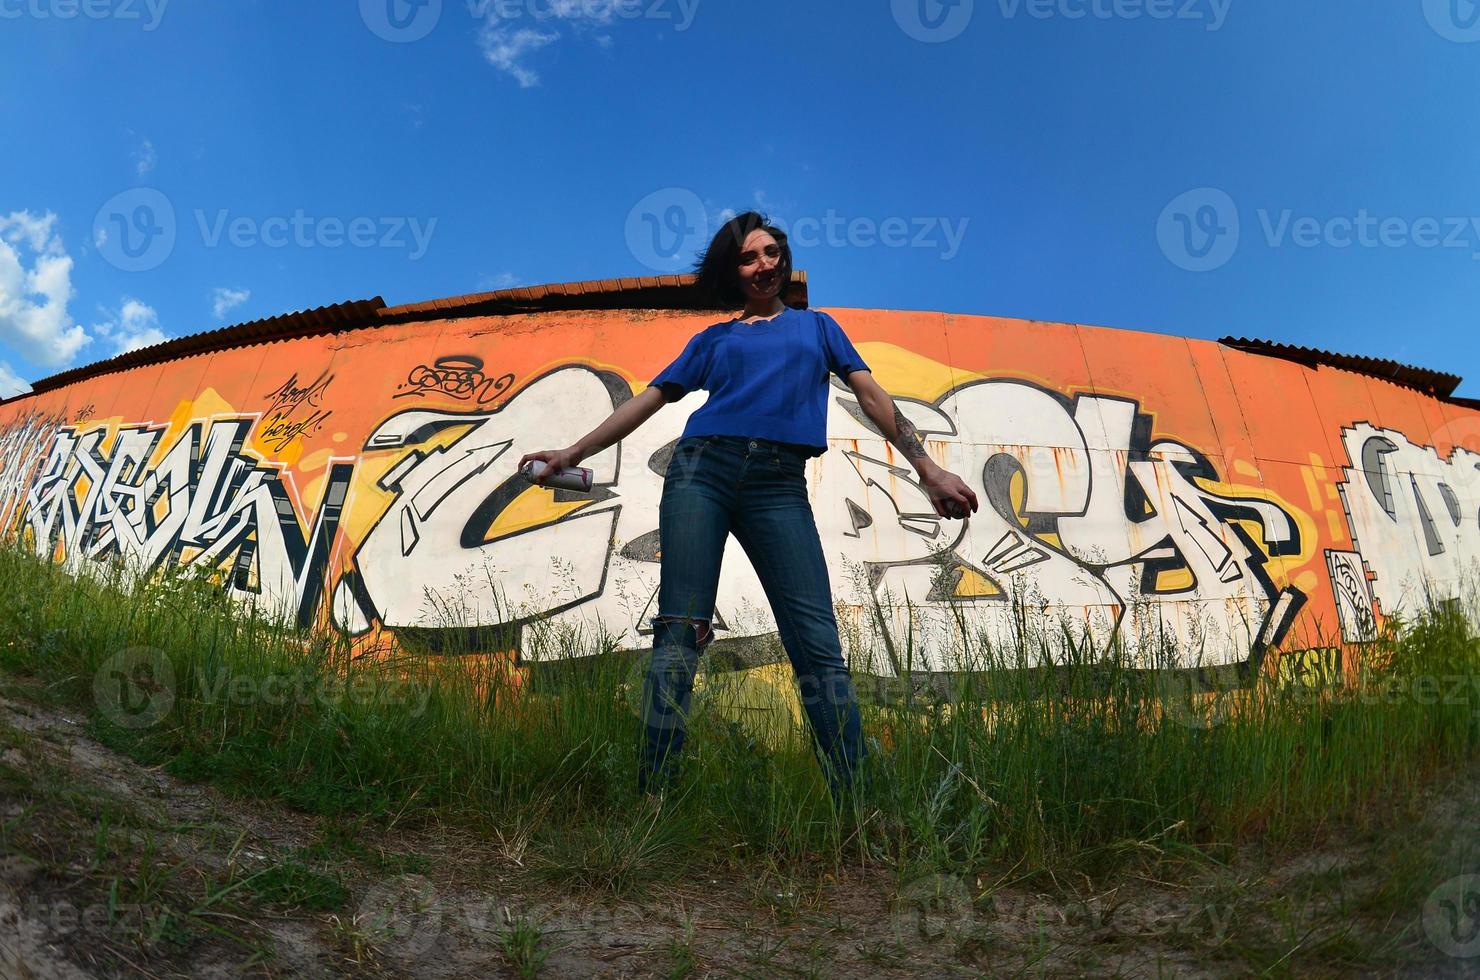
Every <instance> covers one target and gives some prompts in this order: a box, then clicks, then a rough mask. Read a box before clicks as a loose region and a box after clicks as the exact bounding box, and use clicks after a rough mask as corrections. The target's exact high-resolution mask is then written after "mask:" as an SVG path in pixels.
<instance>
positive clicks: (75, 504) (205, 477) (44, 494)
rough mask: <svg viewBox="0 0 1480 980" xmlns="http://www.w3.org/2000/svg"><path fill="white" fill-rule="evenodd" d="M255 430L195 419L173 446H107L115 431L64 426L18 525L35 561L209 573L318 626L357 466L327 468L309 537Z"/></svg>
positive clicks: (155, 430) (122, 431)
mask: <svg viewBox="0 0 1480 980" xmlns="http://www.w3.org/2000/svg"><path fill="white" fill-rule="evenodd" d="M256 422H257V418H256V417H255V416H245V417H226V418H217V419H212V420H210V421H209V422H200V421H198V422H192V423H191V424H190V425H188V426H187V427H186V428H185V430H184V432H182V433H181V434H180V436H179V437H178V438H177V439H176V440H175V442H174V443H173V444H172V445H170V446H168V447H164V446H162V445H161V439H162V438H163V436H164V433H165V430H166V427H165V426H160V425H147V424H145V425H133V426H123V427H120V428H119V429H117V431H116V432H114V433H112V436H113V438H112V440H111V442H110V443H109V444H108V446H107V448H104V443H105V440H106V437H107V436H109V435H110V433H109V431H108V430H107V429H103V428H99V429H94V430H92V431H88V432H79V431H78V429H77V428H76V427H73V426H63V427H62V428H60V429H58V430H57V431H56V434H55V438H54V439H53V440H52V441H51V443H50V445H49V448H48V450H47V453H46V458H45V462H44V463H43V464H42V465H41V467H40V468H39V470H38V472H37V473H36V476H35V479H34V481H33V482H32V483H31V486H30V488H29V489H28V491H27V493H26V502H25V510H24V512H23V514H22V518H21V519H22V520H23V521H24V522H25V525H26V527H27V529H28V530H29V532H30V534H31V536H32V541H33V543H34V546H35V548H36V550H37V552H38V553H39V554H41V555H45V556H52V557H56V558H59V559H60V560H62V561H66V562H80V561H84V560H93V561H101V560H105V559H118V560H121V561H123V562H124V564H125V565H126V566H127V567H128V568H130V569H131V570H133V571H135V572H138V573H148V572H151V571H153V570H155V569H159V568H162V567H166V566H174V565H185V566H190V567H193V568H202V569H207V570H210V571H212V572H215V573H217V574H219V575H220V576H221V578H222V580H223V585H224V586H225V587H226V588H227V589H228V590H229V591H232V592H237V593H242V594H250V595H255V596H257V597H259V598H260V599H262V600H263V601H264V602H266V603H267V608H266V609H265V610H264V611H267V612H272V611H275V612H278V613H280V614H282V615H285V616H288V617H291V618H293V619H295V620H296V621H297V622H298V623H300V624H304V625H306V624H308V623H310V622H312V620H313V617H314V614H315V611H316V610H317V608H318V606H319V603H320V602H321V601H322V597H323V594H324V590H325V587H326V583H325V577H326V575H327V572H328V569H327V563H328V558H329V553H330V550H331V547H332V545H333V541H334V537H335V535H336V534H337V533H338V529H339V520H340V515H341V512H342V510H343V508H344V502H345V498H346V496H347V495H348V492H349V487H350V482H351V479H352V477H353V474H354V465H355V464H354V462H353V461H349V460H333V461H330V463H329V467H328V472H327V475H326V479H325V488H324V496H323V500H322V501H321V503H320V504H319V509H318V512H317V513H316V514H314V515H313V517H312V519H311V520H310V521H309V523H308V526H307V528H306V529H305V527H304V525H303V524H302V522H301V521H300V518H299V515H300V513H301V512H302V511H303V507H302V506H301V504H300V502H299V500H298V495H297V492H296V490H295V488H294V486H293V483H292V480H291V477H290V475H289V474H287V473H285V472H283V468H282V466H281V464H274V463H272V462H270V461H267V460H264V459H261V458H260V457H258V456H256V455H255V454H254V453H252V452H250V451H249V450H247V449H246V448H245V447H246V443H247V440H248V437H249V436H250V434H251V430H252V427H253V425H254V424H256ZM160 450H164V451H163V455H162V456H159V459H158V462H157V463H151V460H153V459H155V457H156V455H157V454H158V453H159V451H160Z"/></svg>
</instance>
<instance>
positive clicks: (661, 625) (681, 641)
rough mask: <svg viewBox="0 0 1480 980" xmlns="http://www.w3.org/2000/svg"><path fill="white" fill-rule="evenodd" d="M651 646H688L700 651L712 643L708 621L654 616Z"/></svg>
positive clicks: (695, 618) (696, 618) (692, 617)
mask: <svg viewBox="0 0 1480 980" xmlns="http://www.w3.org/2000/svg"><path fill="white" fill-rule="evenodd" d="M652 623H653V646H654V647H655V648H656V647H658V646H663V645H673V646H689V647H692V648H693V649H695V650H699V651H702V650H703V649H704V648H705V647H707V646H708V645H709V644H711V643H713V642H714V630H713V629H712V628H711V627H710V624H709V620H707V619H701V618H699V617H694V616H654V617H653V620H652Z"/></svg>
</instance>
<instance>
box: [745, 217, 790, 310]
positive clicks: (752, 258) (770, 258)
mask: <svg viewBox="0 0 1480 980" xmlns="http://www.w3.org/2000/svg"><path fill="white" fill-rule="evenodd" d="M780 265H781V246H780V245H778V244H777V243H776V239H775V238H774V237H772V235H771V233H770V232H768V231H763V230H761V229H760V228H757V229H756V230H755V231H753V232H751V233H750V235H749V236H748V237H746V239H745V244H744V245H742V246H740V291H741V292H742V293H744V294H745V298H746V300H747V301H750V300H764V299H769V298H770V297H772V296H775V295H777V294H778V293H780V292H781V286H782V283H781V275H780V273H779V271H778V270H779V267H780Z"/></svg>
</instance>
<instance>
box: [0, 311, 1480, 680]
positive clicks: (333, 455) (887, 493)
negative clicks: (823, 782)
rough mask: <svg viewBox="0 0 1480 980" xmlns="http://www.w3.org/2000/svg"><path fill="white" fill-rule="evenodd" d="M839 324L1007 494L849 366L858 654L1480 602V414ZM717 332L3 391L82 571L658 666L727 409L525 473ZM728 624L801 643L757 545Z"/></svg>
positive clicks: (617, 333)
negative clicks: (535, 640)
mask: <svg viewBox="0 0 1480 980" xmlns="http://www.w3.org/2000/svg"><path fill="white" fill-rule="evenodd" d="M829 312H831V313H832V314H833V315H834V316H836V317H837V319H838V321H839V322H840V323H841V324H842V325H843V327H844V329H845V330H846V331H847V332H848V334H849V336H850V338H851V339H852V340H853V341H854V343H855V345H856V346H857V347H858V349H859V351H860V353H862V354H863V356H864V357H865V359H866V360H867V361H868V362H869V364H870V366H871V367H872V368H873V371H874V375H875V377H876V378H877V379H878V381H879V382H880V383H881V384H882V385H883V386H884V387H885V388H886V389H887V390H888V391H889V392H890V393H891V394H893V395H894V396H895V399H896V401H897V402H898V404H899V405H900V407H901V409H902V410H903V411H904V413H905V414H906V415H908V416H909V417H910V418H911V420H912V421H913V422H914V423H915V425H916V426H917V427H918V428H919V430H920V431H921V432H922V433H924V434H927V435H928V448H929V449H930V452H931V453H932V455H933V456H934V458H935V459H936V460H937V461H938V462H939V463H940V464H941V465H942V466H945V467H946V468H948V469H950V470H952V471H953V472H956V473H958V474H959V475H961V476H962V477H963V478H964V479H966V480H967V481H968V483H970V484H971V485H972V487H973V488H974V489H975V490H976V491H977V493H978V496H979V497H980V499H981V501H982V507H981V509H980V511H978V513H976V514H975V515H973V516H972V517H971V518H970V519H968V520H965V521H956V520H943V519H940V518H937V517H935V516H934V513H933V511H932V509H931V507H930V505H929V502H928V500H927V499H926V497H925V495H924V494H923V493H922V492H921V491H920V489H919V487H918V486H917V485H916V484H915V482H914V481H913V479H912V478H913V477H914V471H913V470H912V469H911V468H910V467H909V466H908V465H907V464H906V463H904V462H903V461H902V460H901V459H899V458H898V457H897V455H896V453H895V451H894V449H893V448H892V447H891V446H889V445H888V443H887V442H886V441H885V440H884V439H883V438H882V436H881V435H880V434H879V433H878V432H877V431H875V430H874V428H873V427H872V425H871V423H870V422H869V421H868V419H867V417H866V416H865V414H864V413H863V412H862V411H861V410H860V408H859V406H858V404H857V402H856V400H855V399H854V398H853V396H852V393H851V391H850V390H849V389H848V388H847V387H846V385H844V384H843V383H842V382H840V381H837V380H836V379H834V380H833V390H832V397H831V400H830V407H829V420H828V429H829V441H830V449H829V451H828V452H827V453H825V454H824V455H823V456H821V457H819V458H816V459H814V460H813V461H812V462H811V463H810V464H809V470H808V484H809V492H810V495H811V498H812V502H813V507H814V511H815V514H816V518H817V524H818V528H819V531H820V534H821V537H822V541H823V545H824V550H825V552H826V554H827V558H828V563H829V571H830V574H831V577H832V584H833V590H834V594H835V596H836V600H837V610H838V614H839V625H840V629H841V630H842V631H843V633H844V638H845V648H846V649H847V650H848V651H849V654H850V657H851V658H852V660H853V663H854V667H855V669H857V670H860V671H863V672H868V673H874V674H880V675H886V676H887V675H890V674H895V673H898V672H901V671H904V670H928V671H948V670H958V669H963V668H966V669H969V668H970V667H972V666H975V665H977V663H978V662H977V661H971V662H967V661H965V660H964V659H963V654H962V651H963V650H973V651H975V650H979V649H980V647H981V644H982V642H985V643H986V644H988V645H989V646H990V648H991V649H992V650H994V651H998V652H999V654H1001V655H1002V656H1006V657H1013V656H1020V657H1024V658H1027V659H1029V660H1031V661H1033V662H1037V661H1038V660H1039V659H1041V658H1042V657H1045V656H1056V655H1058V654H1059V653H1062V652H1065V651H1066V650H1067V649H1068V648H1070V647H1073V648H1074V649H1076V650H1078V651H1081V652H1084V651H1088V652H1089V655H1091V656H1105V655H1109V653H1110V651H1111V650H1112V648H1115V649H1117V650H1118V651H1122V652H1123V653H1124V654H1125V655H1128V656H1130V657H1132V658H1133V659H1134V660H1135V661H1137V662H1139V663H1143V664H1145V665H1148V666H1150V665H1161V664H1166V663H1178V664H1182V665H1190V664H1204V665H1212V664H1218V665H1222V664H1232V663H1243V662H1246V661H1250V660H1256V661H1257V660H1259V659H1261V658H1262V657H1263V656H1264V655H1265V654H1267V653H1269V652H1270V651H1276V652H1283V651H1293V650H1312V649H1320V648H1329V647H1333V646H1336V647H1340V648H1342V649H1345V650H1347V651H1348V652H1351V651H1354V650H1357V649H1359V648H1360V645H1361V644H1362V643H1365V642H1368V641H1371V640H1372V639H1374V638H1375V637H1376V636H1377V635H1378V631H1379V629H1380V627H1381V625H1382V623H1383V622H1384V620H1385V619H1386V618H1388V617H1392V616H1395V615H1397V616H1401V615H1405V614H1407V613H1411V612H1412V611H1414V610H1416V609H1417V608H1419V607H1420V606H1421V605H1422V604H1423V603H1424V602H1425V601H1427V600H1428V599H1430V598H1439V599H1453V600H1457V601H1460V602H1463V603H1466V604H1467V605H1468V606H1469V607H1470V608H1472V609H1474V604H1475V599H1474V591H1473V582H1474V581H1475V579H1474V577H1473V576H1474V573H1475V571H1476V570H1477V569H1476V565H1477V562H1480V412H1475V411H1473V410H1470V409H1467V408H1462V407H1460V406H1457V405H1455V404H1452V403H1448V402H1444V401H1441V400H1438V399H1434V398H1431V397H1427V396H1425V395H1422V394H1419V393H1417V392H1415V391H1413V390H1411V389H1409V388H1405V387H1401V386H1399V385H1396V384H1393V383H1390V382H1387V381H1383V380H1378V379H1375V378H1371V377H1366V376H1363V375H1360V374H1355V373H1351V372H1348V371H1343V370H1337V369H1333V368H1325V367H1320V368H1310V367H1305V366H1301V365H1299V364H1296V363H1293V362H1290V361H1286V360H1281V359H1278V358H1272V357H1266V356H1261V355H1257V354H1251V353H1245V352H1241V351H1237V350H1233V349H1229V348H1225V347H1223V346H1220V345H1218V344H1216V343H1212V342H1206V341H1196V340H1185V339H1181V338H1176V337H1170V336H1163V335H1154V334H1144V333H1134V332H1129V331H1120V330H1111V329H1104V328H1092V327H1080V326H1075V325H1069V324H1049V323H1038V322H1027V321H1018V320H1005V319H996V318H990V317H974V316H949V315H942V314H935V313H910V312H881V311H869V310H850V309H830V310H829ZM713 319H714V317H712V316H709V315H703V314H693V313H679V312H663V311H650V310H648V311H615V312H613V311H589V312H564V313H537V314H521V315H512V316H496V317H472V318H463V319H450V320H428V321H424V322H417V323H402V324H397V325H392V326H380V327H376V328H373V329H362V330H351V331H347V332H344V333H341V334H337V335H327V336H320V337H311V338H303V339H297V340H284V341H278V342H274V343H269V344H259V345H256V346H251V347H240V348H236V349H229V350H221V351H217V352H214V353H207V354H199V355H195V356H192V357H188V358H184V359H180V360H175V361H171V362H169V363H166V364H163V365H154V366H150V367H141V368H136V369H133V370H129V371H124V372H120V373H114V374H109V375H104V376H100V377H96V378H92V379H89V380H85V381H82V382H80V383H78V384H75V385H73V386H71V387H67V388H61V389H57V390H54V391H50V392H47V393H45V394H41V395H34V396H29V397H26V398H21V399H17V400H14V401H12V402H9V403H7V404H5V405H3V406H0V527H3V528H4V529H6V530H7V531H8V532H9V533H10V534H12V535H17V536H19V537H20V539H21V540H22V541H24V542H25V544H26V545H27V546H28V547H31V548H34V549H35V550H36V551H37V552H38V553H40V554H42V555H49V556H51V557H52V558H53V559H55V560H58V561H64V562H68V563H74V564H75V563H85V562H109V561H113V562H122V563H125V564H127V565H129V566H130V567H135V568H138V569H143V570H151V569H160V568H166V567H177V566H182V567H189V568H199V569H204V570H206V571H208V572H209V573H210V574H211V575H212V576H213V577H215V578H216V579H217V580H218V581H220V582H221V583H222V584H223V586H224V587H225V588H227V589H228V590H230V591H231V592H232V593H233V594H234V595H238V596H240V597H242V598H243V599H249V598H250V599H253V600H255V601H256V602H258V603H260V604H265V605H267V606H270V607H272V608H274V609H275V610H276V611H278V612H279V613H280V614H281V615H283V616H286V617H290V618H292V619H293V620H295V621H297V622H298V623H301V624H304V625H329V626H332V628H334V629H337V630H339V631H342V632H343V633H345V634H347V635H349V636H351V637H353V638H354V639H355V642H356V643H357V644H358V645H359V646H360V647H361V648H362V649H363V650H365V651H367V652H370V651H383V650H386V649H390V648H393V647H395V646H398V645H400V646H407V647H411V646H414V648H415V649H418V650H424V651H431V652H434V653H435V652H437V651H447V652H464V651H468V650H479V651H506V650H512V651H516V652H517V653H518V654H519V655H521V656H523V657H524V658H526V659H540V658H549V657H555V656H572V655H577V654H578V653H579V652H580V651H579V650H572V649H570V648H568V647H567V648H564V649H560V650H557V649H553V648H544V649H539V648H536V647H535V646H534V645H533V644H531V643H530V642H529V637H530V635H531V630H530V627H531V626H532V625H533V624H540V625H541V627H548V626H556V627H558V626H565V625H568V626H571V627H573V628H574V629H576V630H577V631H579V632H584V633H585V634H586V635H595V634H596V633H597V632H604V633H605V634H606V635H608V636H610V637H614V638H615V640H616V645H617V646H618V647H625V648H633V649H636V648H642V647H645V646H647V645H649V644H650V637H651V632H650V631H651V627H650V625H649V622H648V619H649V617H651V616H653V615H655V614H656V612H657V607H656V600H657V590H658V577H659V557H660V556H659V554H658V527H657V520H658V500H659V495H660V493H661V490H662V480H663V475H662V474H663V472H664V468H665V466H666V463H667V460H668V457H669V454H670V453H671V451H672V448H673V445H674V443H675V442H676V440H677V439H678V438H679V435H680V433H681V432H682V430H683V426H684V422H685V420H686V418H687V417H688V414H689V413H690V412H692V411H694V410H695V409H697V408H698V407H699V405H700V404H702V399H703V397H704V395H703V393H696V394H694V395H691V396H689V397H687V398H685V399H683V400H681V401H679V402H676V403H674V404H671V405H667V406H665V407H664V408H663V409H661V410H660V411H659V412H658V414H657V415H655V416H654V417H653V418H652V419H651V420H650V421H649V422H648V423H647V424H646V425H644V426H643V427H642V428H641V429H639V430H638V431H637V432H635V433H633V434H632V435H631V436H630V437H629V438H627V439H625V440H623V441H622V442H621V443H620V444H618V445H616V446H613V447H611V448H609V449H608V450H606V451H604V452H602V453H600V454H598V455H596V456H593V457H591V458H589V459H587V460H586V461H585V465H587V466H590V467H592V468H593V469H594V470H595V473H596V481H595V482H596V486H595V488H594V490H593V492H591V493H589V494H576V493H568V492H565V491H559V490H549V489H544V488H539V487H533V486H531V485H529V484H528V483H526V482H525V481H524V480H522V479H521V478H520V477H519V476H518V475H517V473H516V472H515V467H516V463H517V461H518V459H519V457H520V456H521V455H522V454H524V453H526V452H530V451H533V450H539V449H548V448H558V447H561V446H565V445H568V444H570V443H571V442H573V441H574V440H575V439H577V438H578V437H580V436H581V435H583V434H584V433H586V432H588V431H589V430H590V429H592V428H593V427H595V426H596V425H597V424H598V423H599V422H601V421H602V420H603V419H604V418H605V417H606V416H607V415H608V414H609V413H610V412H611V411H612V410H613V409H614V408H615V407H617V406H619V405H620V404H622V402H624V401H625V400H626V399H628V398H631V397H633V395H634V394H636V393H638V392H640V391H642V390H643V388H644V386H645V383H646V381H647V379H650V378H651V377H653V376H654V375H655V374H656V373H657V372H658V370H659V369H661V368H662V367H663V366H664V365H666V364H667V363H668V362H669V361H670V360H671V359H672V358H673V357H674V356H675V355H676V354H677V353H678V351H679V350H681V349H682V348H683V346H684V344H685V343H686V342H687V340H688V339H689V337H691V336H692V335H693V334H694V333H696V332H698V331H700V330H702V329H703V328H704V327H705V326H707V325H708V324H709V323H710V322H712V320H713ZM963 624H965V625H966V627H967V628H968V629H969V630H970V632H971V637H972V639H971V642H969V643H963V641H962V636H961V629H962V626H963ZM714 627H715V633H716V636H717V637H718V644H719V645H718V646H716V647H715V649H723V648H724V644H726V643H729V644H730V645H731V648H733V649H741V648H744V649H747V650H751V651H754V650H757V649H766V648H767V647H766V645H765V644H764V643H763V642H761V641H765V640H766V638H768V637H774V634H775V623H774V621H773V620H772V618H771V613H770V609H769V607H768V604H767V602H766V600H765V595H764V592H763V590H762V588H761V585H760V583H759V581H758V580H757V578H756V576H755V573H754V571H753V569H752V568H751V566H750V563H749V561H748V560H747V558H746V555H745V553H744V551H743V550H742V549H741V548H740V547H739V545H738V543H737V542H736V541H735V540H734V539H733V538H732V539H731V540H730V542H729V544H728V545H727V548H726V553H725V555H724V570H723V573H722V578H721V583H720V592H719V599H718V605H717V608H716V610H715V618H714ZM884 628H887V630H888V631H889V632H890V633H891V634H892V635H893V637H894V638H895V640H896V641H900V640H901V638H902V637H903V636H904V634H905V633H906V632H910V633H912V634H913V637H914V642H913V643H912V644H908V645H905V644H903V643H902V642H896V643H894V644H892V645H891V644H889V643H885V642H883V639H882V636H881V629H884ZM413 639H414V641H415V643H414V644H412V643H410V642H409V641H411V640H413ZM906 648H907V649H909V653H908V654H906V653H905V652H903V651H904V650H905V649H906ZM768 649H771V650H772V651H773V652H779V650H778V648H777V645H776V644H774V643H772V644H770V646H769V648H768ZM906 660H908V662H906Z"/></svg>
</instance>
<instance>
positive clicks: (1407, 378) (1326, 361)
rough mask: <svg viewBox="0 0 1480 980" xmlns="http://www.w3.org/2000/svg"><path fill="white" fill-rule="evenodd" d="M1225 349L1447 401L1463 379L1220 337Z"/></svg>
mask: <svg viewBox="0 0 1480 980" xmlns="http://www.w3.org/2000/svg"><path fill="white" fill-rule="evenodd" d="M1218 343H1220V344H1222V345H1223V346H1225V347H1233V348H1235V349H1237V350H1242V351H1248V352H1249V353H1251V354H1263V355H1265V356H1266V357H1280V358H1284V359H1285V360H1287V361H1295V362H1296V363H1299V364H1304V365H1306V366H1307V367H1317V366H1322V367H1334V368H1341V369H1342V370H1343V371H1355V372H1356V373H1357V374H1365V375H1369V376H1370V377H1374V378H1381V379H1383V380H1384V381H1391V382H1393V383H1394V384H1399V385H1402V386H1403V387H1405V388H1413V389H1415V390H1416V391H1421V392H1423V393H1424V394H1426V395H1434V396H1436V397H1438V398H1448V397H1449V396H1450V395H1452V394H1454V389H1456V388H1458V387H1459V385H1460V382H1461V381H1463V380H1464V379H1463V378H1461V377H1460V376H1459V375H1457V374H1447V373H1445V372H1443V371H1433V370H1430V369H1428V368H1421V367H1413V366H1411V365H1408V364H1399V363H1398V362H1397V361H1389V360H1385V359H1383V358H1379V357H1361V356H1360V355H1356V354H1335V353H1332V352H1331V351H1327V350H1318V349H1316V348H1314V347H1296V346H1294V345H1293V344H1277V343H1275V342H1274V341H1272V340H1250V339H1248V338H1247V337H1224V338H1223V339H1222V340H1220V341H1218Z"/></svg>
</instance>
